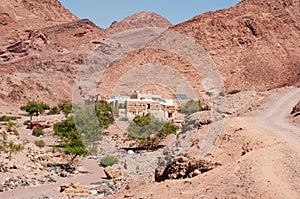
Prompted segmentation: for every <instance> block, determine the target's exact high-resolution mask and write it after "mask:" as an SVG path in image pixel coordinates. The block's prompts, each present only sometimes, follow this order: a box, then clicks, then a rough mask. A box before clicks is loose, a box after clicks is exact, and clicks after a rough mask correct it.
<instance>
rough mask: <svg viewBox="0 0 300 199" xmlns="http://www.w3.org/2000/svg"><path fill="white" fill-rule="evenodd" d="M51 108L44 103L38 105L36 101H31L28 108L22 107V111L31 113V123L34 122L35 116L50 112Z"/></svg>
mask: <svg viewBox="0 0 300 199" xmlns="http://www.w3.org/2000/svg"><path fill="white" fill-rule="evenodd" d="M49 109H50V106H49V105H48V104H45V103H44V102H41V103H38V102H35V101H29V102H28V103H27V105H26V106H21V110H23V111H26V112H27V113H29V116H30V121H31V120H32V116H33V115H38V114H39V113H43V112H44V111H45V110H49Z"/></svg>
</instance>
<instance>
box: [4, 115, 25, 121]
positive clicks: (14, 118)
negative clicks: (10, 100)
mask: <svg viewBox="0 0 300 199" xmlns="http://www.w3.org/2000/svg"><path fill="white" fill-rule="evenodd" d="M17 119H21V117H16V116H6V115H2V116H1V117H0V121H1V122H9V121H11V120H17Z"/></svg>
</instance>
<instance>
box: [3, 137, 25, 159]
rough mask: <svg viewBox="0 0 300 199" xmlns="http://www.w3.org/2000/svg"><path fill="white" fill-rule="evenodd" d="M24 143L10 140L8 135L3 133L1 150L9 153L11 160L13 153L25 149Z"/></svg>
mask: <svg viewBox="0 0 300 199" xmlns="http://www.w3.org/2000/svg"><path fill="white" fill-rule="evenodd" d="M24 145H25V143H23V144H15V143H14V142H13V141H9V140H8V138H7V135H6V134H5V133H2V137H1V138H0V152H4V153H6V154H8V158H9V160H11V158H12V155H13V154H16V153H17V152H19V151H22V150H23V149H24Z"/></svg>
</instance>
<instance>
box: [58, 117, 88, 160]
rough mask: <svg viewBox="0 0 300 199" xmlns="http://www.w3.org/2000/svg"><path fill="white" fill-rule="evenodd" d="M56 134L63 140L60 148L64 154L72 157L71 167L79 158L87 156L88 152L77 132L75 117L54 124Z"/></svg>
mask: <svg viewBox="0 0 300 199" xmlns="http://www.w3.org/2000/svg"><path fill="white" fill-rule="evenodd" d="M54 134H55V135H57V136H59V137H60V138H61V142H60V145H59V146H58V147H59V148H60V149H61V150H62V152H64V153H65V154H67V155H70V157H71V159H70V162H69V165H71V164H72V163H73V162H74V160H75V159H76V158H77V157H78V156H83V155H86V154H87V152H88V151H87V149H86V147H85V146H84V144H83V142H82V140H81V138H80V135H79V133H78V132H77V129H76V126H75V122H74V118H73V117H69V118H67V119H66V120H63V121H62V122H59V123H56V124H54Z"/></svg>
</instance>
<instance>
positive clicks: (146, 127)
mask: <svg viewBox="0 0 300 199" xmlns="http://www.w3.org/2000/svg"><path fill="white" fill-rule="evenodd" d="M178 129H179V127H178V126H175V125H174V124H172V123H170V122H163V121H161V120H158V119H156V118H155V117H153V116H151V115H146V116H136V117H135V118H134V119H133V122H131V123H130V124H129V127H128V132H129V133H128V139H130V140H137V141H138V142H139V144H140V146H141V147H142V148H144V149H147V150H154V149H156V148H157V147H158V145H159V143H160V142H161V141H162V140H163V139H165V138H166V137H167V136H168V135H170V134H176V131H177V130H178Z"/></svg>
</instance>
